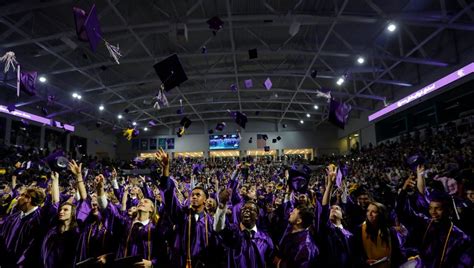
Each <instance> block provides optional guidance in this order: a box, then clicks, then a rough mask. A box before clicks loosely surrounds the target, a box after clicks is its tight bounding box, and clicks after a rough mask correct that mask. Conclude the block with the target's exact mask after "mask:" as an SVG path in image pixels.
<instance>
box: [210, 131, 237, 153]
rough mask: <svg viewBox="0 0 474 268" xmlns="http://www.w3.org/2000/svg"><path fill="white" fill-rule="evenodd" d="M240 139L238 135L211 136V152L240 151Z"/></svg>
mask: <svg viewBox="0 0 474 268" xmlns="http://www.w3.org/2000/svg"><path fill="white" fill-rule="evenodd" d="M239 146H240V137H239V135H236V134H228V135H210V136H209V149H210V150H229V149H239Z"/></svg>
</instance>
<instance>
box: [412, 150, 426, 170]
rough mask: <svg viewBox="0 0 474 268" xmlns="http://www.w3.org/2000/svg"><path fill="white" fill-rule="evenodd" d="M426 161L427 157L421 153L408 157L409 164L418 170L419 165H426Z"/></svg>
mask: <svg viewBox="0 0 474 268" xmlns="http://www.w3.org/2000/svg"><path fill="white" fill-rule="evenodd" d="M425 162H426V160H425V158H424V157H423V156H421V155H420V154H415V155H412V156H410V157H408V158H407V164H408V166H410V168H411V169H412V170H416V167H417V166H419V165H424V164H425Z"/></svg>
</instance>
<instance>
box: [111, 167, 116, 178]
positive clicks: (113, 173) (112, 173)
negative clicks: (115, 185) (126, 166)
mask: <svg viewBox="0 0 474 268" xmlns="http://www.w3.org/2000/svg"><path fill="white" fill-rule="evenodd" d="M110 176H111V177H112V179H115V178H117V170H116V169H115V168H113V169H112V172H111V173H110Z"/></svg>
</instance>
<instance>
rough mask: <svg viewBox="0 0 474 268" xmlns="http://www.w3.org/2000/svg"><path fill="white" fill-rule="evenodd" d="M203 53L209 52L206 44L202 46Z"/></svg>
mask: <svg viewBox="0 0 474 268" xmlns="http://www.w3.org/2000/svg"><path fill="white" fill-rule="evenodd" d="M201 53H202V54H206V53H207V47H206V46H203V47H201Z"/></svg>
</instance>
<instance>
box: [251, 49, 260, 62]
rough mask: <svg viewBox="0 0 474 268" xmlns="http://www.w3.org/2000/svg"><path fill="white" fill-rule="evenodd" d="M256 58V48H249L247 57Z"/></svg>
mask: <svg viewBox="0 0 474 268" xmlns="http://www.w3.org/2000/svg"><path fill="white" fill-rule="evenodd" d="M256 58H258V51H257V49H256V48H253V49H249V59H251V60H253V59H256Z"/></svg>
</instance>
